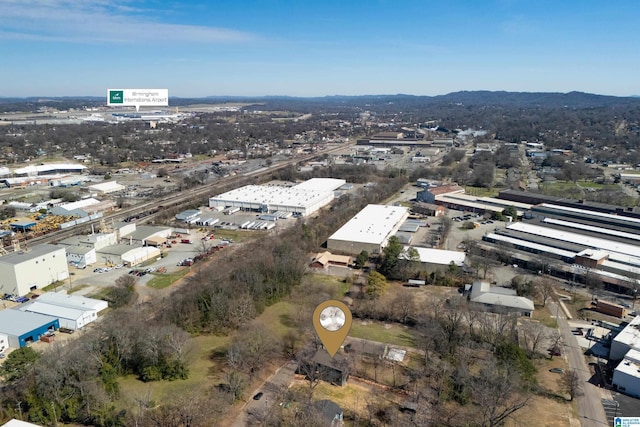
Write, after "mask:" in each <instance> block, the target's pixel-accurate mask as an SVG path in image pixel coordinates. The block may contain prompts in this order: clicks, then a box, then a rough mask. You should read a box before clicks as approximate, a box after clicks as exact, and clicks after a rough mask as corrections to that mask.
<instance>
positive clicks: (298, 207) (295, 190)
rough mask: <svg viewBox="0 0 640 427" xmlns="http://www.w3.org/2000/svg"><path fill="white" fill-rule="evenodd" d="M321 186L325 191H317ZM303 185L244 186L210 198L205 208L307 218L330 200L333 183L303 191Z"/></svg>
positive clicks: (325, 182) (314, 184) (316, 185)
mask: <svg viewBox="0 0 640 427" xmlns="http://www.w3.org/2000/svg"><path fill="white" fill-rule="evenodd" d="M338 181H341V180H338ZM322 183H324V185H325V186H326V188H323V189H320V187H322ZM304 184H305V183H302V184H299V185H296V186H293V187H285V186H279V185H246V186H244V187H240V188H236V189H235V190H231V191H228V192H226V193H223V194H220V195H218V196H214V197H211V198H210V199H209V207H210V208H218V209H223V208H225V207H234V208H240V209H243V210H250V211H256V212H276V211H281V212H293V213H295V214H298V215H300V216H307V215H310V214H312V213H314V212H315V211H317V210H318V209H320V208H322V207H324V206H326V205H328V204H329V203H331V201H332V200H333V198H334V193H333V190H334V186H335V185H336V183H334V182H333V180H329V181H316V182H314V183H313V184H309V185H310V186H311V187H313V188H306V187H305V185H304ZM342 184H344V181H342ZM342 184H341V185H342Z"/></svg>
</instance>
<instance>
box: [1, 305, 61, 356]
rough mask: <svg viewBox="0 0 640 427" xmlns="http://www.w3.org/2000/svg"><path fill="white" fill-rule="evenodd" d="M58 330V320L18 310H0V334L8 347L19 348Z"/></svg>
mask: <svg viewBox="0 0 640 427" xmlns="http://www.w3.org/2000/svg"><path fill="white" fill-rule="evenodd" d="M59 328H60V322H59V321H58V319H54V318H51V317H49V316H43V315H42V314H37V313H28V312H24V311H20V310H0V334H3V335H6V336H7V340H8V342H9V347H12V348H20V347H24V346H26V345H27V344H29V343H32V342H35V341H38V340H39V339H40V337H41V336H42V335H45V334H47V333H49V332H53V331H55V330H57V329H59Z"/></svg>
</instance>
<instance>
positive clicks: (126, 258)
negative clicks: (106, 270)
mask: <svg viewBox="0 0 640 427" xmlns="http://www.w3.org/2000/svg"><path fill="white" fill-rule="evenodd" d="M97 256H98V260H99V261H101V262H103V263H105V264H123V265H126V266H128V267H133V266H135V265H138V264H141V263H143V262H145V261H148V260H150V259H154V258H158V257H159V256H160V249H158V248H155V247H152V246H142V247H140V246H131V245H112V246H107V247H105V248H102V249H100V250H99V251H97Z"/></svg>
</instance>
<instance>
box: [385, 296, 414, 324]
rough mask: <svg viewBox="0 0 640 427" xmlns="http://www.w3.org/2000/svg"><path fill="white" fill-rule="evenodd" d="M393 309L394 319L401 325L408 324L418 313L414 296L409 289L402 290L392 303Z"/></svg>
mask: <svg viewBox="0 0 640 427" xmlns="http://www.w3.org/2000/svg"><path fill="white" fill-rule="evenodd" d="M391 307H392V310H393V314H394V317H395V318H396V319H397V320H398V321H399V322H400V323H403V324H404V323H407V321H408V320H409V319H410V318H411V317H413V316H414V315H415V312H416V303H415V298H414V295H413V294H412V293H411V292H409V291H408V290H407V289H404V288H403V289H401V290H400V291H399V292H398V293H397V294H396V297H395V298H394V299H393V301H392V302H391Z"/></svg>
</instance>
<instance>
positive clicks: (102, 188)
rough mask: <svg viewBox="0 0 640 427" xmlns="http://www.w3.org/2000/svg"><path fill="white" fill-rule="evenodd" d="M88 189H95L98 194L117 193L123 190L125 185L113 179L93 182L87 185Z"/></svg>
mask: <svg viewBox="0 0 640 427" xmlns="http://www.w3.org/2000/svg"><path fill="white" fill-rule="evenodd" d="M87 188H88V189H89V191H95V192H96V193H100V194H109V193H118V192H121V191H124V190H125V189H126V187H125V186H124V185H122V184H118V183H117V182H115V181H105V182H101V183H100V184H93V185H89V186H88V187H87Z"/></svg>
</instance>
